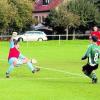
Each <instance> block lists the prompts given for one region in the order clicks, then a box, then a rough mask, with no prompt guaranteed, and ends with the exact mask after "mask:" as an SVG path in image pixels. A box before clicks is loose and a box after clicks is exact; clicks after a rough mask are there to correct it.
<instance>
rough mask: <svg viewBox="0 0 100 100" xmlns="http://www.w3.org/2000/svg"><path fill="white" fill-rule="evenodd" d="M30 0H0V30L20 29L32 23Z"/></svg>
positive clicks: (24, 28) (26, 27)
mask: <svg viewBox="0 0 100 100" xmlns="http://www.w3.org/2000/svg"><path fill="white" fill-rule="evenodd" d="M32 10H33V5H32V0H0V31H1V32H3V33H4V32H5V33H6V32H7V31H8V30H11V31H22V30H26V29H28V28H29V27H30V25H31V24H32V23H33V19H32Z"/></svg>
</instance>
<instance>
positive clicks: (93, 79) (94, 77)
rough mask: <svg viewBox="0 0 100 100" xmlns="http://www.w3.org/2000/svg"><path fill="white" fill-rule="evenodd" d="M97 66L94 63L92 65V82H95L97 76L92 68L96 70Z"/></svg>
mask: <svg viewBox="0 0 100 100" xmlns="http://www.w3.org/2000/svg"><path fill="white" fill-rule="evenodd" d="M97 68H98V65H95V66H93V67H92V72H91V78H92V83H97V80H98V79H97V76H96V73H95V72H94V70H96V69H97Z"/></svg>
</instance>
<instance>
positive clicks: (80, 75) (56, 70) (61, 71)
mask: <svg viewBox="0 0 100 100" xmlns="http://www.w3.org/2000/svg"><path fill="white" fill-rule="evenodd" d="M39 68H42V69H45V70H51V71H55V72H60V73H64V74H68V75H72V76H79V77H85V76H84V75H82V74H78V73H71V72H67V71H64V70H58V69H54V68H47V67H46V68H45V67H39Z"/></svg>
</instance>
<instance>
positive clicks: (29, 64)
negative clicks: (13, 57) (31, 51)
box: [19, 54, 40, 73]
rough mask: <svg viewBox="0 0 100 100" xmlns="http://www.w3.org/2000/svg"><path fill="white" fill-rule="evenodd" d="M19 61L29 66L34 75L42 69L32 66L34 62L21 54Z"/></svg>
mask: <svg viewBox="0 0 100 100" xmlns="http://www.w3.org/2000/svg"><path fill="white" fill-rule="evenodd" d="M19 59H21V61H22V63H23V64H27V65H28V68H29V69H30V70H31V71H32V73H34V72H36V71H39V70H40V69H39V68H37V67H35V65H33V64H32V60H29V59H28V58H27V57H25V56H23V55H22V54H20V56H19Z"/></svg>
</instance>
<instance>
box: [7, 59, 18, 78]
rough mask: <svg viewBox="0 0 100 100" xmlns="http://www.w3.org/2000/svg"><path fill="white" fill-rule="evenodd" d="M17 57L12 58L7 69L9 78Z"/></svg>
mask: <svg viewBox="0 0 100 100" xmlns="http://www.w3.org/2000/svg"><path fill="white" fill-rule="evenodd" d="M16 62H17V59H16V58H10V59H9V61H8V63H9V64H10V66H9V68H8V70H7V71H6V77H7V78H9V75H10V73H11V72H12V70H13V69H14V66H15V65H16Z"/></svg>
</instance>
